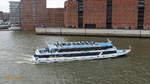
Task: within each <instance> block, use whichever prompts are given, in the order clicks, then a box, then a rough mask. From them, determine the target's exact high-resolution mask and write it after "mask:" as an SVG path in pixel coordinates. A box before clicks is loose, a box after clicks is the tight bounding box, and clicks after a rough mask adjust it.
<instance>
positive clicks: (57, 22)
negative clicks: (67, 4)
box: [21, 0, 64, 30]
mask: <svg viewBox="0 0 150 84" xmlns="http://www.w3.org/2000/svg"><path fill="white" fill-rule="evenodd" d="M40 25H46V26H50V27H63V26H64V9H63V8H46V0H21V27H22V28H23V29H24V30H34V29H35V27H38V26H40Z"/></svg>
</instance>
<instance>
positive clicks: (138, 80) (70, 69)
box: [0, 31, 150, 84]
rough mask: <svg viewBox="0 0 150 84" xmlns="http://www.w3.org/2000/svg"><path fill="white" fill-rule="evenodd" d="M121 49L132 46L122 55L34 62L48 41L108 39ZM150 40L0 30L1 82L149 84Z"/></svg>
mask: <svg viewBox="0 0 150 84" xmlns="http://www.w3.org/2000/svg"><path fill="white" fill-rule="evenodd" d="M107 38H109V39H110V40H112V41H113V43H114V45H116V46H117V47H118V48H120V49H127V48H129V45H131V46H132V52H131V53H130V54H129V55H128V56H126V57H122V58H116V59H105V60H92V61H75V62H64V63H54V64H40V65H33V64H32V62H31V56H32V54H33V50H34V49H35V48H42V47H46V46H47V43H53V42H56V41H60V42H64V41H65V42H68V41H71V42H74V41H99V42H101V41H106V39H107ZM149 52H150V39H148V38H146V39H145V38H142V39H141V38H120V37H119V38H116V37H87V36H48V35H47V36H44V35H42V36H41V35H35V34H34V33H33V32H31V31H17V32H12V31H0V84H149V83H150V67H149V66H150V53H149Z"/></svg>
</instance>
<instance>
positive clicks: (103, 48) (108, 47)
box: [101, 46, 113, 49]
mask: <svg viewBox="0 0 150 84" xmlns="http://www.w3.org/2000/svg"><path fill="white" fill-rule="evenodd" d="M108 48H113V47H112V46H106V47H102V48H101V49H108Z"/></svg>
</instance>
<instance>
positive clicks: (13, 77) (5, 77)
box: [2, 76, 25, 80]
mask: <svg viewBox="0 0 150 84" xmlns="http://www.w3.org/2000/svg"><path fill="white" fill-rule="evenodd" d="M2 79H4V80H24V79H25V77H24V76H3V77H2Z"/></svg>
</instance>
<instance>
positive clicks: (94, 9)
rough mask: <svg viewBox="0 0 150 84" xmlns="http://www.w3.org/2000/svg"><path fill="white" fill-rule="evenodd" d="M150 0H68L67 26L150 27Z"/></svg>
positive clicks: (66, 5) (66, 11) (66, 4)
mask: <svg viewBox="0 0 150 84" xmlns="http://www.w3.org/2000/svg"><path fill="white" fill-rule="evenodd" d="M149 11H150V1H149V0H67V1H66V2H65V19H64V21H65V26H66V27H83V28H106V29H112V28H115V29H150V20H149V18H150V16H149V15H150V12H149Z"/></svg>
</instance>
